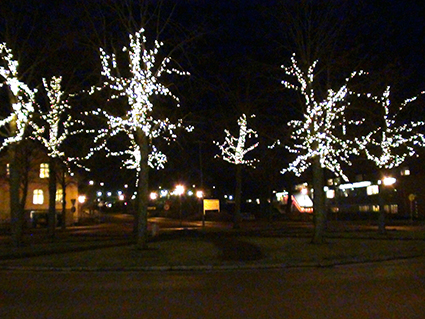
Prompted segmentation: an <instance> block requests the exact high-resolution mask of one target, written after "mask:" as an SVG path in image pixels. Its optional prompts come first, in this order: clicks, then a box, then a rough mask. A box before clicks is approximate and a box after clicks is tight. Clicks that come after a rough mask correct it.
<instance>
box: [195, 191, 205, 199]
mask: <svg viewBox="0 0 425 319" xmlns="http://www.w3.org/2000/svg"><path fill="white" fill-rule="evenodd" d="M196 197H198V198H204V192H203V191H196Z"/></svg>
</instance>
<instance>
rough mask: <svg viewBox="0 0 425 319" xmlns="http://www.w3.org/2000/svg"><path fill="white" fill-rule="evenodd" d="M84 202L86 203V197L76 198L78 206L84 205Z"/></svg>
mask: <svg viewBox="0 0 425 319" xmlns="http://www.w3.org/2000/svg"><path fill="white" fill-rule="evenodd" d="M85 201H86V196H84V195H80V196H78V202H79V203H80V204H84V202H85Z"/></svg>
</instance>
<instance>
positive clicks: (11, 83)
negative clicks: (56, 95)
mask: <svg viewBox="0 0 425 319" xmlns="http://www.w3.org/2000/svg"><path fill="white" fill-rule="evenodd" d="M18 66H19V63H18V61H16V60H15V59H14V58H13V54H12V51H11V50H10V49H9V48H8V47H7V46H6V43H0V80H1V83H0V87H6V90H7V93H8V97H9V98H8V100H9V104H10V106H11V112H10V114H9V115H7V116H6V117H4V118H2V119H0V127H1V128H2V130H1V133H2V135H3V137H4V139H3V141H2V144H1V145H0V151H1V150H3V149H5V148H7V150H8V155H9V185H10V188H9V192H10V213H11V222H12V224H11V225H12V226H11V232H12V241H13V245H14V246H19V245H20V244H21V241H22V226H23V210H22V209H21V205H20V195H19V181H20V176H19V170H18V167H17V157H16V156H17V153H18V148H19V145H20V143H21V142H22V141H23V140H24V138H25V137H26V136H27V128H28V127H29V124H30V123H31V118H32V116H33V114H34V104H35V94H36V92H37V90H36V89H31V88H30V87H29V86H28V85H27V84H26V83H24V82H22V81H21V80H20V78H19V73H18Z"/></svg>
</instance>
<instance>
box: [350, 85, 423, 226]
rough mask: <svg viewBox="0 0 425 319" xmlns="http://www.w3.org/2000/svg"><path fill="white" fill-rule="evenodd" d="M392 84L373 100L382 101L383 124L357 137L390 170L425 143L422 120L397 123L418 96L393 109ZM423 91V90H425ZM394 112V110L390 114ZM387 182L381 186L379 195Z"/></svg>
mask: <svg viewBox="0 0 425 319" xmlns="http://www.w3.org/2000/svg"><path fill="white" fill-rule="evenodd" d="M390 93H391V91H390V87H389V86H388V87H387V88H386V89H385V91H384V93H383V94H382V96H372V97H371V98H372V100H373V101H375V102H376V103H378V104H380V105H381V106H382V109H383V120H382V121H381V125H379V126H378V127H377V128H376V129H374V130H371V131H370V132H369V133H368V134H367V135H366V136H363V137H361V138H357V139H356V142H357V144H358V145H359V147H360V149H361V150H362V151H363V152H364V154H365V155H366V157H367V159H369V160H371V161H372V162H373V163H374V164H375V165H376V167H378V168H379V169H382V170H391V169H393V168H395V167H398V166H400V165H401V164H403V163H404V162H405V160H406V159H407V158H409V157H412V156H414V155H416V150H417V148H418V147H424V146H425V135H424V134H422V133H420V132H418V131H417V130H418V128H420V127H424V125H425V123H424V122H422V121H413V122H412V121H410V122H408V123H404V124H401V125H398V124H397V116H398V115H400V113H402V111H403V110H404V109H405V107H406V106H407V105H408V104H409V103H411V102H413V101H415V100H416V99H417V98H418V96H415V97H413V98H409V99H406V100H405V101H404V102H402V103H401V104H400V105H399V106H398V107H397V106H396V107H395V108H393V110H394V109H396V111H395V112H391V110H390V106H391V100H390ZM424 93H425V92H422V93H421V94H424ZM391 113H393V114H391ZM384 188H385V185H384V186H383V187H380V192H381V195H380V198H381V199H382V196H383V194H382V191H383V190H384ZM379 212H380V213H379V222H378V231H379V232H380V233H385V209H384V202H383V200H381V202H380V205H379Z"/></svg>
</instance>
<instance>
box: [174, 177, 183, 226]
mask: <svg viewBox="0 0 425 319" xmlns="http://www.w3.org/2000/svg"><path fill="white" fill-rule="evenodd" d="M184 191H185V187H184V186H183V185H181V184H179V185H176V189H175V190H174V194H176V195H178V196H179V215H180V226H181V225H182V224H183V220H182V200H181V195H183V194H184Z"/></svg>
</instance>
